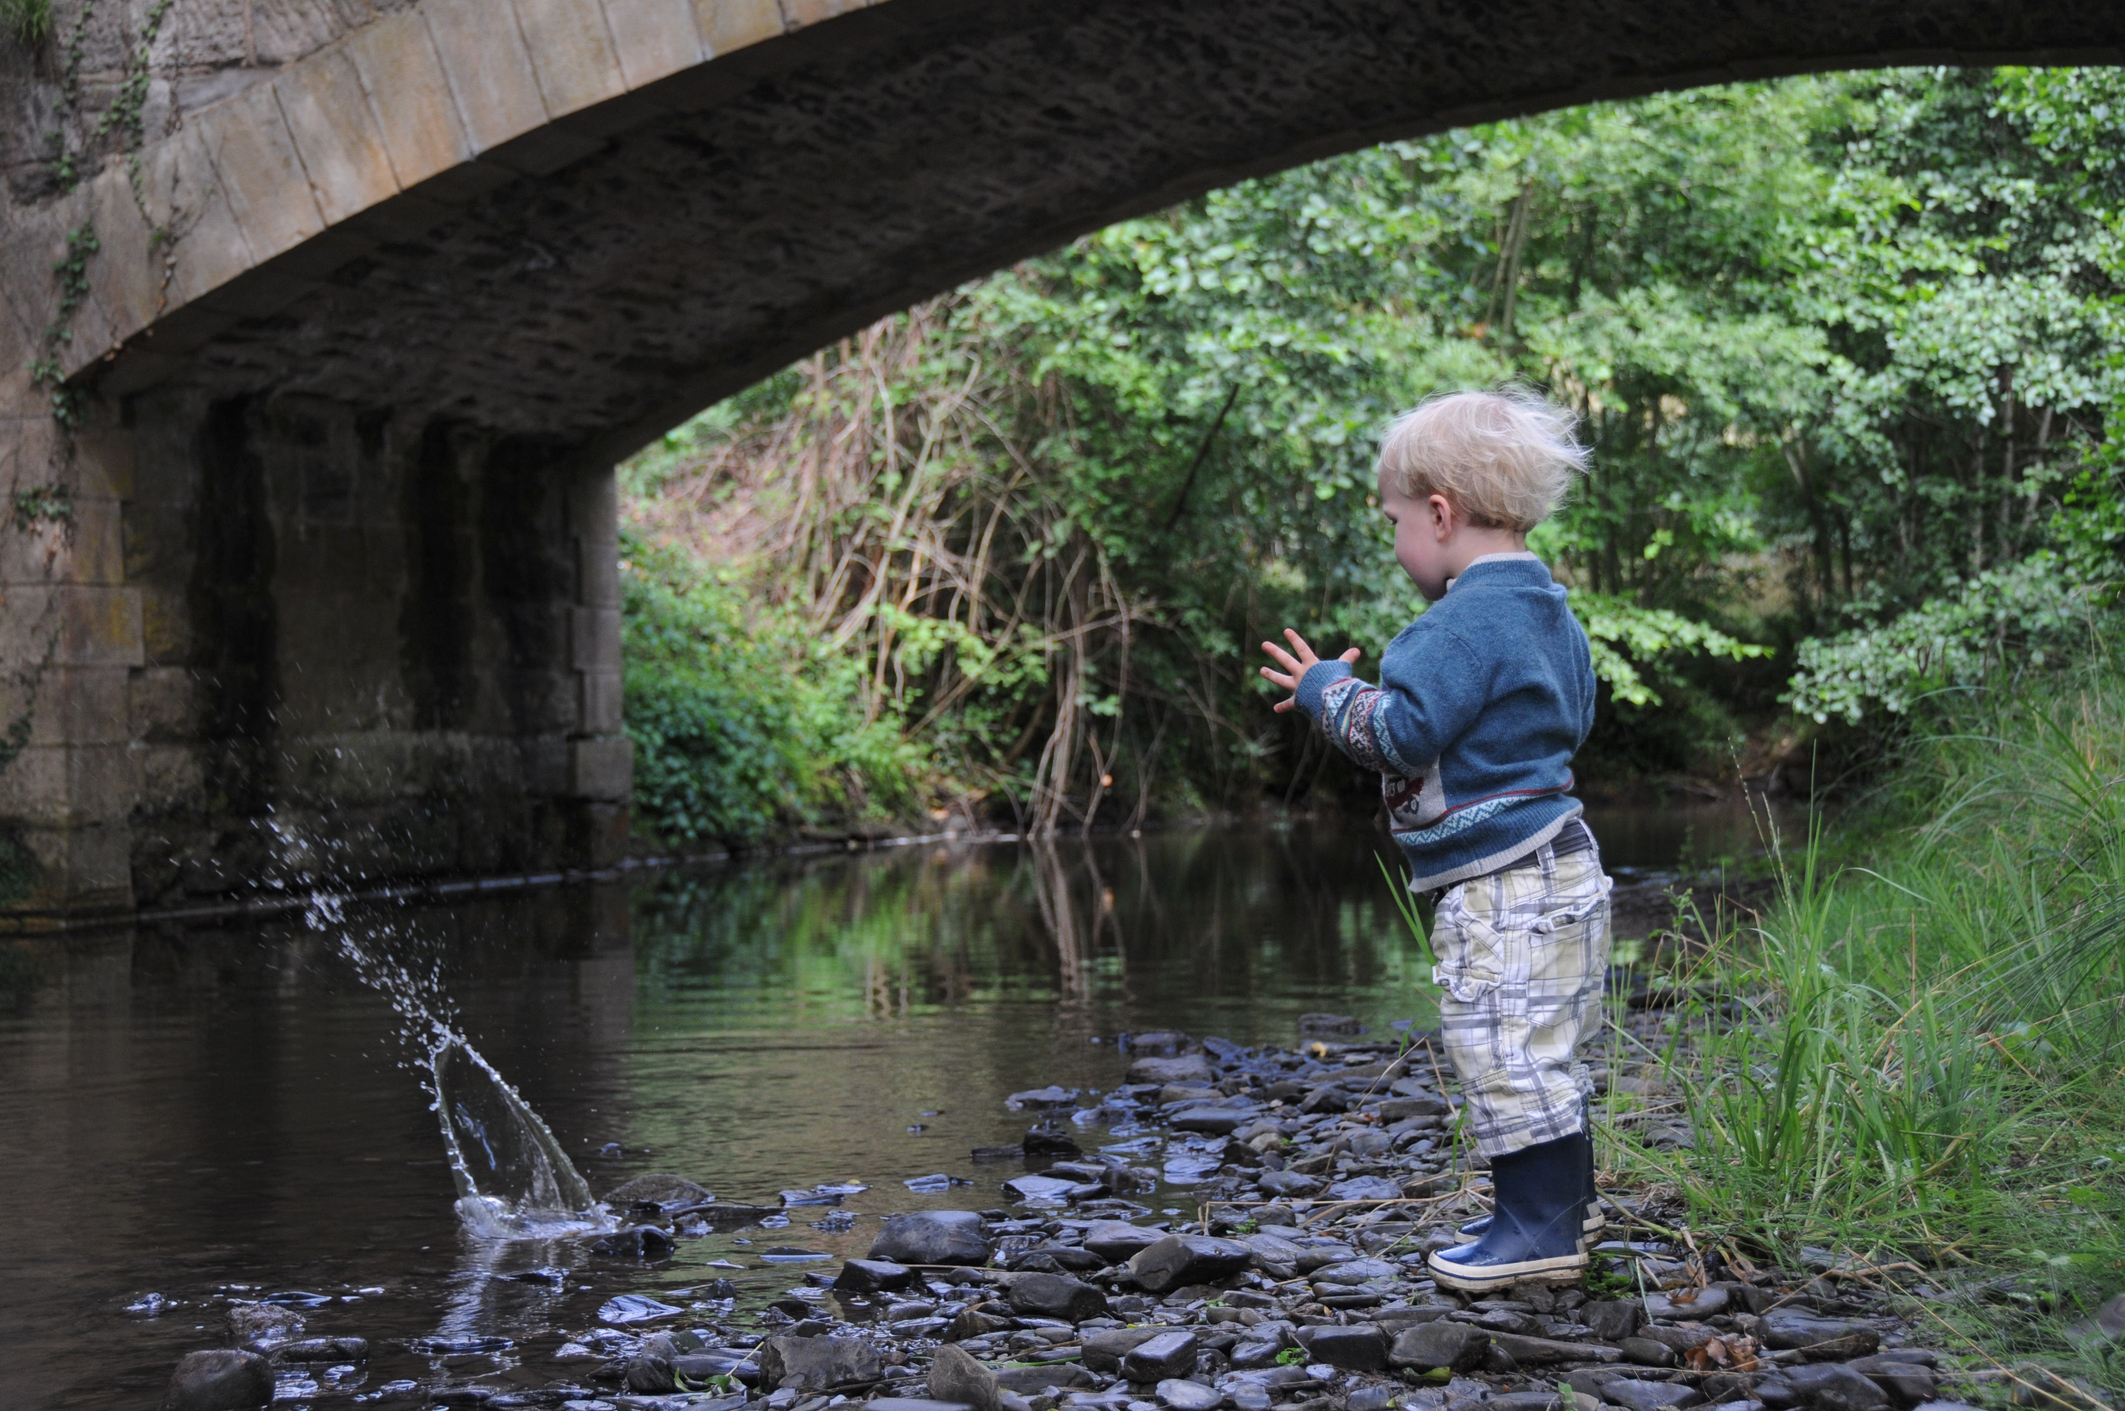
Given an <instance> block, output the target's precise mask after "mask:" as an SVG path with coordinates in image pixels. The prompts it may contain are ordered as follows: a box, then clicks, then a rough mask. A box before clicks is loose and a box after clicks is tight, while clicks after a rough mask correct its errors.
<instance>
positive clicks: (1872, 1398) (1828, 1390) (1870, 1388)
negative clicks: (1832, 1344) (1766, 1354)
mask: <svg viewBox="0 0 2125 1411" xmlns="http://www.w3.org/2000/svg"><path fill="white" fill-rule="evenodd" d="M1779 1380H1780V1381H1783V1382H1784V1383H1785V1384H1786V1385H1787V1386H1789V1387H1791V1388H1792V1389H1793V1394H1794V1395H1795V1396H1796V1397H1798V1398H1799V1400H1800V1404H1801V1405H1803V1406H1809V1407H1813V1408H1815V1411H1879V1408H1881V1407H1884V1406H1887V1405H1888V1404H1889V1394H1888V1393H1887V1392H1885V1391H1883V1390H1882V1389H1881V1388H1880V1387H1878V1386H1876V1385H1875V1384H1874V1382H1873V1381H1872V1380H1871V1379H1870V1378H1869V1377H1867V1376H1866V1374H1865V1373H1862V1372H1855V1371H1853V1370H1852V1369H1851V1368H1850V1367H1847V1366H1846V1365H1844V1364H1843V1363H1842V1362H1817V1363H1813V1364H1811V1365H1809V1366H1805V1367H1788V1368H1786V1369H1785V1371H1784V1372H1782V1373H1780V1375H1779ZM1765 1400H1766V1401H1767V1402H1768V1400H1769V1398H1765Z"/></svg>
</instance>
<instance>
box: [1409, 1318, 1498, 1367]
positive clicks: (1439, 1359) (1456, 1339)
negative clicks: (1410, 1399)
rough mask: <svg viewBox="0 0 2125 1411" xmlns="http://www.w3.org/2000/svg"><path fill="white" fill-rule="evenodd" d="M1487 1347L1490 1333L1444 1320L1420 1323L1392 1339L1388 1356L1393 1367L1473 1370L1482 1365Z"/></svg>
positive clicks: (1465, 1324)
mask: <svg viewBox="0 0 2125 1411" xmlns="http://www.w3.org/2000/svg"><path fill="white" fill-rule="evenodd" d="M1489 1350H1490V1334H1489V1333H1486V1332H1484V1331H1483V1330H1482V1329H1481V1328H1476V1327H1471V1326H1469V1325H1468V1324H1467V1323H1449V1322H1445V1321H1443V1320H1442V1321H1439V1322H1433V1323H1422V1324H1419V1325H1418V1326H1416V1327H1414V1328H1411V1329H1409V1330H1408V1331H1407V1332H1405V1333H1403V1334H1402V1335H1401V1336H1400V1337H1397V1338H1396V1339H1395V1340H1394V1345H1393V1346H1392V1347H1391V1348H1389V1349H1388V1360H1389V1361H1390V1362H1391V1363H1392V1364H1393V1365H1394V1366H1396V1367H1408V1368H1412V1369H1414V1370H1416V1371H1419V1372H1428V1371H1431V1370H1432V1369H1433V1368H1436V1367H1445V1368H1448V1369H1450V1370H1452V1371H1455V1372H1469V1371H1474V1370H1475V1369H1476V1368H1477V1367H1480V1366H1482V1365H1483V1358H1484V1354H1485V1353H1486V1352H1488V1351H1489Z"/></svg>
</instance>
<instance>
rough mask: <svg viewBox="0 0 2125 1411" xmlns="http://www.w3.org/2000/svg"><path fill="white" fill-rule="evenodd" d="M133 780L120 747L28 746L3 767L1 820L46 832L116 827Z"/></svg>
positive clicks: (129, 804) (130, 798) (131, 799)
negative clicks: (99, 825) (89, 826)
mask: <svg viewBox="0 0 2125 1411" xmlns="http://www.w3.org/2000/svg"><path fill="white" fill-rule="evenodd" d="M38 713H39V714H40V715H41V714H42V713H43V712H42V710H41V709H40V710H39V712H38ZM138 778H139V775H138V772H137V770H136V769H135V768H134V766H133V762H132V760H131V758H130V757H129V755H128V752H127V750H126V747H125V746H124V745H122V744H118V745H30V746H27V747H25V748H24V749H23V751H22V753H21V754H19V755H16V756H15V762H14V763H13V764H12V765H10V766H8V771H7V782H8V798H7V810H8V814H7V816H9V817H13V818H20V819H23V820H25V821H28V822H31V823H38V824H42V825H44V826H46V827H51V828H74V827H80V826H83V825H85V824H91V823H105V822H109V823H118V824H122V823H124V821H125V820H126V818H127V817H128V815H130V814H131V813H132V811H133V806H134V804H135V803H136V802H138V800H139V797H140V789H139V783H138Z"/></svg>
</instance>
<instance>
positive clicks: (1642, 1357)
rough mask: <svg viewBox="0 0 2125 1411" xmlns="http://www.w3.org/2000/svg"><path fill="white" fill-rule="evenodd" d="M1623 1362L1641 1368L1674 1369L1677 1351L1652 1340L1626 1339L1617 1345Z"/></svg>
mask: <svg viewBox="0 0 2125 1411" xmlns="http://www.w3.org/2000/svg"><path fill="white" fill-rule="evenodd" d="M1616 1350H1617V1351H1619V1352H1621V1353H1622V1354H1623V1360H1624V1361H1626V1362H1629V1363H1632V1364H1634V1365H1636V1366H1639V1367H1672V1366H1674V1365H1675V1349H1674V1348H1672V1347H1669V1346H1668V1345H1667V1344H1666V1343H1664V1342H1656V1341H1655V1340H1653V1339H1652V1338H1638V1337H1631V1338H1625V1339H1624V1340H1623V1341H1622V1342H1620V1343H1618V1344H1617V1345H1616Z"/></svg>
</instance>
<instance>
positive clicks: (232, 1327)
mask: <svg viewBox="0 0 2125 1411" xmlns="http://www.w3.org/2000/svg"><path fill="white" fill-rule="evenodd" d="M228 1319H229V1336H230V1337H232V1338H234V1339H236V1341H238V1342H259V1341H263V1340H266V1339H279V1338H292V1337H294V1336H296V1335H297V1334H299V1333H301V1332H302V1330H303V1316H302V1314H300V1313H298V1312H296V1311H295V1310H294V1309H292V1308H283V1307H281V1306H280V1305H279V1304H277V1303H232V1304H230V1305H229V1312H228Z"/></svg>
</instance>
